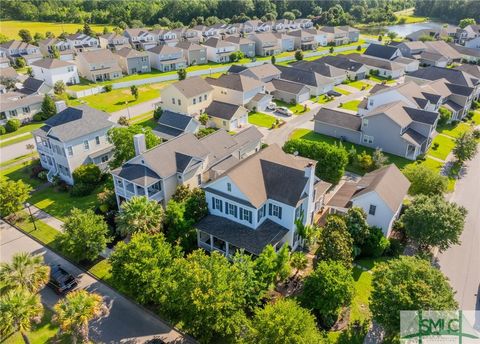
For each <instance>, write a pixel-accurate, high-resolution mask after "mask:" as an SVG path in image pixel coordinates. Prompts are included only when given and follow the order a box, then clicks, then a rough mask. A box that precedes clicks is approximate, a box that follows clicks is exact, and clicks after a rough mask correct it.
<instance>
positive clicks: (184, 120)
mask: <svg viewBox="0 0 480 344" xmlns="http://www.w3.org/2000/svg"><path fill="white" fill-rule="evenodd" d="M192 121H195V119H194V118H193V117H191V116H188V115H184V114H181V113H177V112H172V111H168V110H164V111H163V114H162V116H161V117H160V119H159V120H158V124H160V125H165V126H168V127H172V128H175V129H179V130H182V131H183V130H185V129H186V128H187V126H188V125H189V124H190V122H192Z"/></svg>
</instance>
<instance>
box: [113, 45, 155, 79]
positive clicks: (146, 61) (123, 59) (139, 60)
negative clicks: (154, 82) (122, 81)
mask: <svg viewBox="0 0 480 344" xmlns="http://www.w3.org/2000/svg"><path fill="white" fill-rule="evenodd" d="M115 55H117V56H118V64H119V65H120V68H122V72H123V73H124V74H127V75H130V74H137V73H138V74H141V73H148V72H150V71H151V68H150V57H149V55H148V53H147V52H145V51H138V50H135V49H132V48H128V47H124V48H121V49H120V50H118V51H117V52H116V53H115Z"/></svg>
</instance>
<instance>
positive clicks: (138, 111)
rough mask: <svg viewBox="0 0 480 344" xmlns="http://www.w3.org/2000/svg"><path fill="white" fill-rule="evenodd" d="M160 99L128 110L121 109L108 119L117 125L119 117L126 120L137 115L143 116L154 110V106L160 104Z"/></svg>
mask: <svg viewBox="0 0 480 344" xmlns="http://www.w3.org/2000/svg"><path fill="white" fill-rule="evenodd" d="M160 100H161V98H160V97H158V98H155V99H152V100H149V101H146V102H143V103H140V104H137V105H133V106H130V107H128V108H125V109H122V110H120V111H116V112H112V113H111V114H110V117H109V119H110V120H111V121H112V122H115V123H117V121H118V119H119V118H120V117H121V116H125V117H127V118H129V117H130V118H133V117H135V116H138V115H143V114H144V113H147V112H149V111H153V110H154V109H155V104H156V103H158V102H160Z"/></svg>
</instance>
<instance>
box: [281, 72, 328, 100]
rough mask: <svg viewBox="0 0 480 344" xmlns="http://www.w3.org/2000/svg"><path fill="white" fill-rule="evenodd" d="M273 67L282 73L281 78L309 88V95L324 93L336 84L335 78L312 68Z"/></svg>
mask: <svg viewBox="0 0 480 344" xmlns="http://www.w3.org/2000/svg"><path fill="white" fill-rule="evenodd" d="M275 67H277V68H278V69H279V70H280V72H281V73H282V74H281V76H280V78H281V79H284V80H288V81H293V82H297V83H302V84H304V85H305V86H307V87H308V88H309V89H310V95H311V96H319V95H321V94H325V93H327V92H329V91H331V90H333V87H334V86H335V84H336V81H335V79H333V78H330V77H326V76H323V75H321V74H319V73H317V72H315V71H313V70H309V69H302V68H297V67H286V66H281V65H275Z"/></svg>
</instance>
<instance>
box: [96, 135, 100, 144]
mask: <svg viewBox="0 0 480 344" xmlns="http://www.w3.org/2000/svg"><path fill="white" fill-rule="evenodd" d="M95 143H96V144H97V145H99V144H100V136H95Z"/></svg>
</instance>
